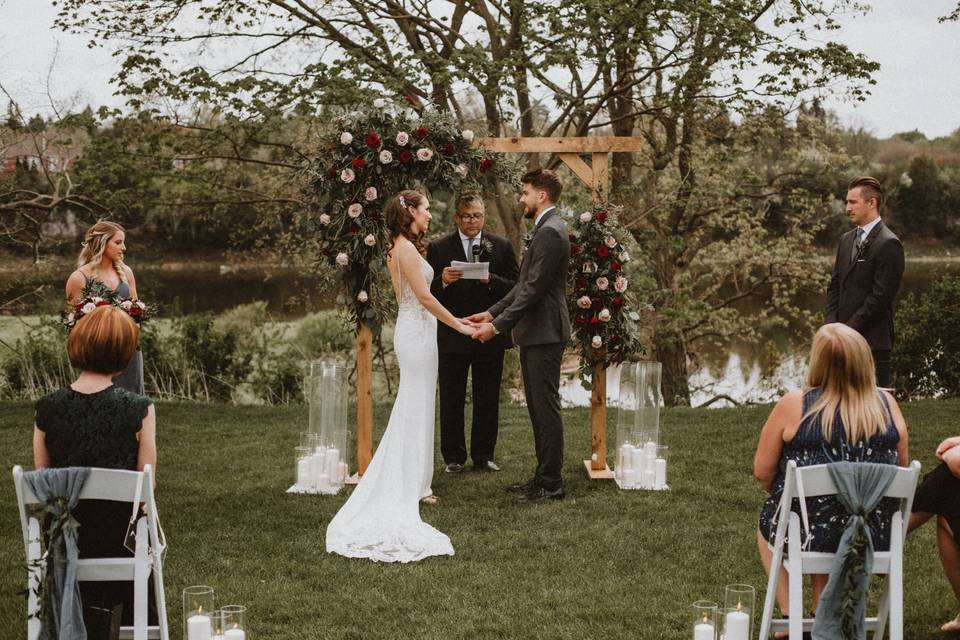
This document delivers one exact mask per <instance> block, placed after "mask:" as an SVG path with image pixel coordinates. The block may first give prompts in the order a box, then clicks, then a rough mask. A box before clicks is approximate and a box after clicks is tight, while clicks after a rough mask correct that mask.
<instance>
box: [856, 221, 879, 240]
mask: <svg viewBox="0 0 960 640" xmlns="http://www.w3.org/2000/svg"><path fill="white" fill-rule="evenodd" d="M878 224H880V216H877V219H876V220H874V221H873V222H868V223H867V224H865V225H863V226H862V227H860V228H861V229H862V230H863V238H864V240H866V238H867V236H868V235H870V232H871V231H873V228H874V227H875V226H877V225H878Z"/></svg>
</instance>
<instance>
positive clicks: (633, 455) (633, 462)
mask: <svg viewBox="0 0 960 640" xmlns="http://www.w3.org/2000/svg"><path fill="white" fill-rule="evenodd" d="M630 466H631V467H632V468H633V471H634V472H635V473H636V474H637V479H639V478H640V476H641V475H642V474H643V470H644V468H645V466H646V460H645V459H644V455H643V447H632V449H631V451H630Z"/></svg>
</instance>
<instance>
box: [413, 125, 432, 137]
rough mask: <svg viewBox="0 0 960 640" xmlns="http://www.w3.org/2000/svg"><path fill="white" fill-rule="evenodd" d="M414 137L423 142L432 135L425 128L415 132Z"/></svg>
mask: <svg viewBox="0 0 960 640" xmlns="http://www.w3.org/2000/svg"><path fill="white" fill-rule="evenodd" d="M413 135H415V136H416V137H417V140H423V139H424V138H426V137H427V136H428V135H430V132H429V131H427V130H426V129H424V128H423V127H420V128H419V129H417V130H416V131H414V132H413Z"/></svg>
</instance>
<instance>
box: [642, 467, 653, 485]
mask: <svg viewBox="0 0 960 640" xmlns="http://www.w3.org/2000/svg"><path fill="white" fill-rule="evenodd" d="M654 479H655V473H654V470H653V465H649V466H647V467H646V468H645V469H644V470H643V478H642V479H641V484H642V486H643V488H644V489H653V485H654Z"/></svg>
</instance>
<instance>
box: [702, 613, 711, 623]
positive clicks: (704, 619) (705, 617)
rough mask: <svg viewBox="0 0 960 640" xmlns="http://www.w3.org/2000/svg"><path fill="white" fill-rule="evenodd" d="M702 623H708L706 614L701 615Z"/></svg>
mask: <svg viewBox="0 0 960 640" xmlns="http://www.w3.org/2000/svg"><path fill="white" fill-rule="evenodd" d="M703 622H704V623H708V622H710V620H709V618H708V617H707V614H703Z"/></svg>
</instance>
